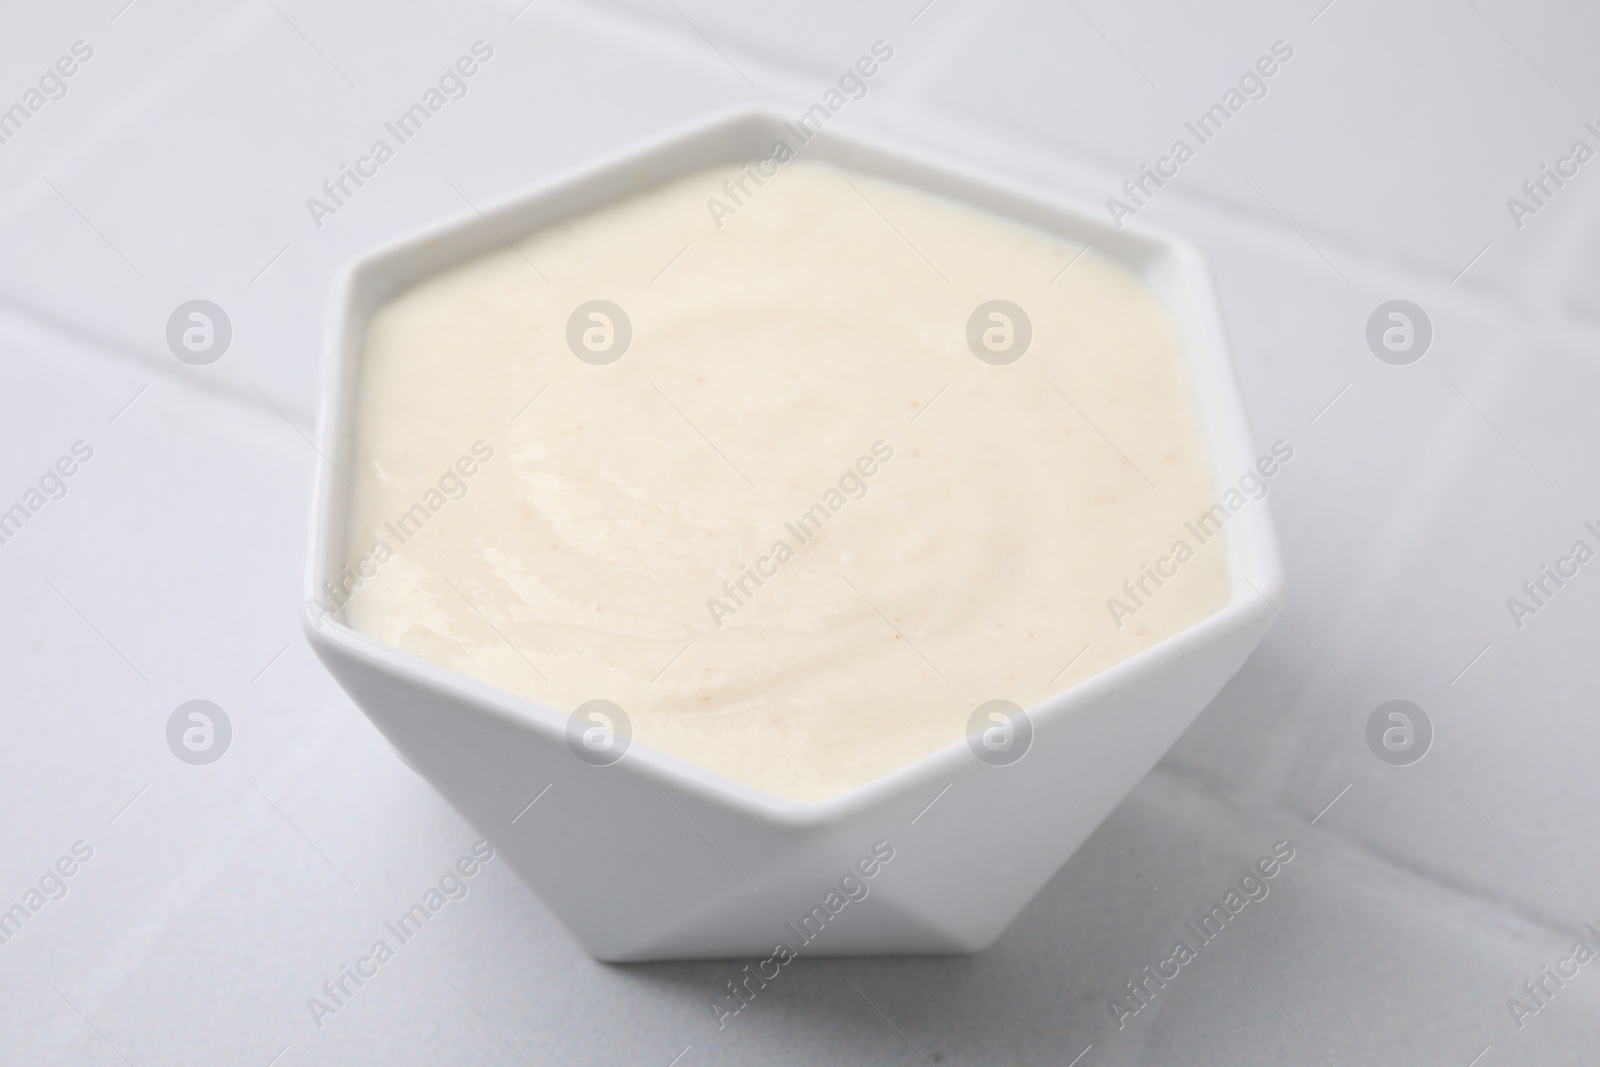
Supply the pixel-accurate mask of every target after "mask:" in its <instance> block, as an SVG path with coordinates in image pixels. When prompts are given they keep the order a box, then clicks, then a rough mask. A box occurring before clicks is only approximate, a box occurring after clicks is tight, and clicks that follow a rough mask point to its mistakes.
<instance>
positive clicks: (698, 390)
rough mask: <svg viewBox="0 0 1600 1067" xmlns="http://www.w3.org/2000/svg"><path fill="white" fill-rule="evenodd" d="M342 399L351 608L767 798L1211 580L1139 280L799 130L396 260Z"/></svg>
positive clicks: (1168, 354) (1191, 446) (959, 725)
mask: <svg viewBox="0 0 1600 1067" xmlns="http://www.w3.org/2000/svg"><path fill="white" fill-rule="evenodd" d="M769 170H770V173H769ZM752 171H754V172H755V173H754V177H752V176H751V173H752ZM730 209H731V210H730ZM356 418H357V437H358V445H357V460H356V463H355V466H354V468H353V469H351V470H348V471H346V473H347V474H348V475H349V476H350V479H351V480H352V481H353V482H354V484H355V489H354V491H353V492H352V494H351V504H350V514H349V525H348V528H349V544H348V561H349V567H348V569H347V574H348V575H349V576H350V577H349V578H348V579H347V580H346V583H345V586H344V588H343V589H340V590H332V591H330V592H331V593H332V594H333V595H332V598H331V599H332V601H333V604H334V606H342V607H343V610H344V612H345V618H346V619H347V620H348V622H349V623H350V625H351V626H353V627H354V628H355V629H356V630H358V631H360V632H362V633H364V634H367V635H369V636H371V637H374V638H376V639H378V640H381V641H383V642H386V643H388V644H391V645H393V646H395V647H398V648H400V649H402V650H404V651H407V652H410V653H413V654H415V655H418V656H421V657H423V658H425V659H428V660H431V661H433V662H435V663H438V664H440V665H442V666H445V667H448V668H450V669H453V670H456V671H459V672H461V673H463V674H467V675H470V676H472V677H475V678H478V679H481V680H483V681H485V682H488V683H491V684H493V685H496V686H498V687H501V688H503V689H506V690H509V691H511V692H514V693H518V694H521V695H523V696H526V697H528V698H530V699H532V700H535V701H538V702H540V703H542V704H545V705H546V706H548V707H551V708H554V709H556V710H558V711H560V712H562V713H563V714H566V713H569V712H571V711H573V709H575V708H577V707H578V706H579V705H581V704H584V703H585V702H587V701H590V700H596V699H603V700H607V701H611V702H613V703H615V704H616V705H618V706H620V707H621V708H623V709H625V711H626V714H627V716H628V717H629V719H630V721H631V726H632V734H633V741H634V743H636V744H644V745H648V746H651V747H653V748H656V749H659V750H661V751H664V752H667V753H669V754H671V755H674V756H677V757H679V758H681V759H684V760H687V761H690V762H692V763H695V764H698V765H700V766H703V767H706V768H708V769H710V770H712V771H715V772H717V773H719V774H722V775H725V776H727V777H729V778H733V779H735V780H738V781H740V782H743V783H745V784H747V785H749V786H751V787H753V788H755V789H758V790H761V791H763V792H765V793H768V794H772V795H775V796H778V797H782V798H786V799H790V800H795V801H817V800H822V799H826V798H828V797H831V796H835V795H837V794H839V793H841V792H843V791H845V790H848V789H850V788H853V787H855V786H858V785H861V784H863V783H865V782H867V781H870V780H872V779H874V778H876V777H879V776H881V775H883V774H885V773H887V772H889V771H891V770H893V769H895V768H897V767H900V766H903V765H905V764H907V763H910V762H912V761H914V760H916V759H918V758H920V757H923V756H925V755H927V754H929V753H931V752H933V751H935V750H937V749H939V748H942V747H944V746H946V745H949V744H951V743H953V742H958V741H960V740H961V739H962V737H963V735H964V734H965V732H966V729H967V723H968V718H969V715H971V713H972V711H973V709H974V708H976V707H977V706H978V705H980V704H983V703H984V702H986V701H989V700H993V699H997V698H1002V699H1006V700H1010V701H1013V702H1015V703H1016V704H1019V705H1022V706H1023V707H1027V706H1030V705H1032V704H1034V703H1036V702H1038V701H1039V700H1041V699H1042V698H1044V697H1046V696H1048V695H1050V694H1051V693H1054V692H1057V691H1059V690H1061V689H1063V688H1066V687H1067V686H1069V685H1071V684H1073V683H1074V682H1077V681H1080V680H1082V679H1084V678H1086V677H1088V676H1090V675H1092V674H1094V673H1095V672H1097V671H1100V670H1103V669H1105V668H1106V667H1107V666H1109V665H1111V664H1114V663H1116V662H1118V661H1120V660H1122V659H1125V658H1127V657H1128V656H1130V655H1132V654H1134V653H1135V652H1138V651H1139V650H1141V649H1143V648H1146V647H1148V646H1149V645H1151V644H1153V643H1155V642H1157V641H1160V640H1161V639H1163V638H1165V637H1168V636H1171V635H1172V634H1175V633H1177V632H1178V631H1180V630H1183V629H1185V628H1187V627H1189V626H1191V625H1193V624H1194V623H1196V622H1198V621H1200V620H1201V619H1203V618H1205V617H1206V616H1208V615H1211V614H1213V613H1214V612H1216V611H1218V610H1219V609H1220V608H1221V607H1222V606H1223V605H1224V604H1225V603H1226V601H1227V599H1228V592H1229V575H1228V568H1227V559H1226V555H1227V546H1226V540H1225V534H1224V533H1223V532H1221V531H1218V532H1216V533H1213V534H1212V535H1211V536H1210V537H1209V538H1207V539H1204V540H1202V539H1200V538H1197V537H1196V536H1194V535H1193V534H1192V533H1191V532H1190V530H1189V526H1188V525H1186V524H1192V523H1193V522H1194V521H1195V519H1196V517H1197V516H1201V515H1203V514H1205V513H1206V512H1207V510H1208V508H1210V506H1211V505H1212V503H1213V501H1214V500H1215V498H1216V494H1217V492H1218V489H1217V487H1216V486H1215V484H1214V479H1213V477H1212V473H1211V462H1210V457H1209V455H1208V452H1207V448H1206V444H1205V440H1204V437H1203V432H1202V427H1201V425H1200V416H1199V412H1198V406H1197V404H1196V401H1195V399H1194V397H1193V395H1192V390H1191V386H1190V382H1189V378H1188V374H1187V369H1186V363H1185V358H1184V353H1183V351H1182V344H1181V339H1180V336H1179V332H1178V329H1177V327H1176V324H1175V323H1174V321H1173V319H1172V317H1171V315H1170V314H1169V312H1168V311H1167V309H1166V308H1165V306H1164V305H1163V304H1162V302H1161V301H1160V299H1159V298H1158V297H1157V296H1156V294H1155V293H1154V292H1152V291H1151V290H1150V289H1149V288H1148V287H1147V286H1146V285H1145V284H1144V283H1143V282H1141V281H1140V280H1139V279H1138V277H1136V276H1135V275H1134V274H1133V273H1132V272H1131V271H1129V270H1128V269H1127V268H1125V267H1123V266H1121V265H1119V264H1117V263H1115V262H1113V261H1112V260H1110V259H1109V258H1106V257H1103V256H1101V255H1100V254H1098V253H1097V252H1095V251H1094V250H1092V249H1090V250H1085V249H1083V248H1082V247H1081V246H1076V245H1073V244H1071V243H1069V242H1065V241H1062V240H1060V239H1057V238H1054V237H1052V236H1050V235H1048V234H1046V233H1044V232H1042V231H1038V230H1034V229H1031V228H1027V227H1024V226H1020V225H1017V224H1014V223H1011V222H1009V221H1006V220H1003V219H1001V218H998V217H995V216H991V215H987V214H984V213H981V212H979V211H976V210H974V209H971V208H968V207H966V206H963V205H960V204H957V203H955V202H952V201H948V200H943V199H940V198H937V197H934V196H931V195H929V194H926V193H923V192H920V191H918V190H914V189H911V188H908V187H904V186H900V185H896V184H893V183H889V182H886V181H882V180H879V179H875V178H871V177H868V176H866V175H863V174H858V173H854V172H849V171H844V170H840V169H837V168H834V167H832V166H828V165H824V164H821V163H812V162H807V161H804V160H795V161H785V162H782V163H781V165H780V164H779V163H778V162H776V161H774V162H771V163H770V164H769V168H768V169H761V168H757V167H751V168H734V167H725V168H712V169H709V170H705V171H700V172H696V173H693V174H690V175H688V176H686V177H682V178H680V179H677V180H675V181H672V182H670V183H668V184H666V185H663V186H660V187H658V188H655V189H653V190H651V191H648V192H646V193H643V194H641V195H638V196H635V197H632V198H630V199H627V200H624V201H620V202H617V203H614V204H611V205H609V206H606V207H604V208H601V209H599V210H596V211H594V212H592V213H590V214H588V215H584V216H581V217H578V218H574V219H572V220H570V221H567V222H564V223H562V224H560V225H557V226H553V227H550V228H548V229H545V230H542V231H539V232H537V233H534V234H532V235H530V236H527V237H525V238H522V239H520V240H518V241H516V242H515V246H514V247H502V249H501V250H500V251H496V252H491V253H490V254H487V255H484V256H482V257H481V258H478V259H475V260H471V261H468V262H464V263H462V264H460V265H457V266H455V267H453V268H451V269H448V270H446V271H444V272H442V273H440V274H438V275H435V276H433V277H431V278H429V279H427V280H425V281H423V282H421V283H419V284H417V285H415V286H414V287H412V288H410V289H409V290H407V291H405V292H403V293H401V294H400V295H398V296H397V297H396V298H395V299H394V300H393V301H391V302H390V303H389V304H387V305H386V306H385V307H383V308H382V309H380V310H379V312H378V313H377V314H376V315H374V316H373V318H372V320H371V324H370V326H369V328H368V333H367V338H366V350H365V356H364V361H363V365H362V376H361V385H360V399H359V403H358V409H357V413H356ZM1180 542H1181V543H1183V544H1184V545H1185V546H1186V547H1187V549H1188V551H1187V553H1186V554H1183V556H1182V558H1181V559H1178V560H1177V561H1176V562H1174V561H1173V557H1174V553H1175V549H1176V546H1177V544H1178V543H1180ZM1162 560H1166V561H1167V562H1166V563H1162V562H1161V561H1162ZM1152 568H1154V569H1155V570H1157V571H1159V572H1160V574H1161V575H1164V577H1154V578H1152V577H1151V573H1152ZM1069 665H1070V666H1069Z"/></svg>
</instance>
